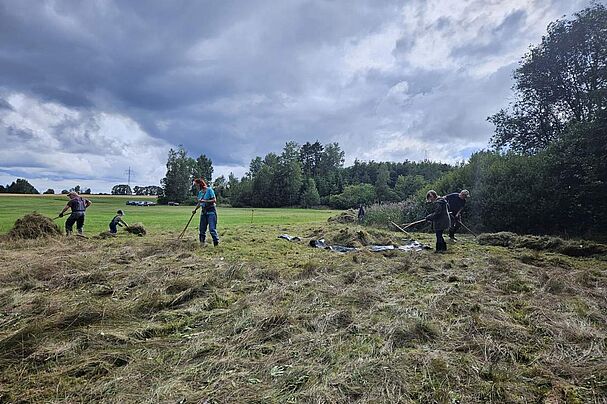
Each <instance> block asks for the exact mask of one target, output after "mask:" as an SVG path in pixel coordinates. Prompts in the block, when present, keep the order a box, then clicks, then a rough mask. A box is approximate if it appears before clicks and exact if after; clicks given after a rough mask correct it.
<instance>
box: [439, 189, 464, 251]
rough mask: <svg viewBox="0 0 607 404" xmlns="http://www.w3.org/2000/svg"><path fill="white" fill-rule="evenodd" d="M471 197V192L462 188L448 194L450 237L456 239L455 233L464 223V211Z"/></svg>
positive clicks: (446, 197)
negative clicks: (467, 200) (462, 221)
mask: <svg viewBox="0 0 607 404" xmlns="http://www.w3.org/2000/svg"><path fill="white" fill-rule="evenodd" d="M469 197H470V192H469V191H468V190H467V189H462V190H461V191H460V192H453V193H452V194H449V195H446V196H445V199H446V200H447V203H449V213H450V214H451V227H450V228H449V239H450V240H451V241H456V240H457V239H456V238H455V233H457V231H458V230H459V228H460V227H461V225H462V223H461V220H462V213H463V211H464V207H465V206H466V199H468V198H469Z"/></svg>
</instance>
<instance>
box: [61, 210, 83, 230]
mask: <svg viewBox="0 0 607 404" xmlns="http://www.w3.org/2000/svg"><path fill="white" fill-rule="evenodd" d="M74 223H76V229H78V233H80V234H82V228H83V227H84V212H72V214H71V215H70V216H69V217H68V218H67V220H66V221H65V232H66V233H67V234H70V233H71V232H72V229H73V227H74Z"/></svg>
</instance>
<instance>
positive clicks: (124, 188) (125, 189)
mask: <svg viewBox="0 0 607 404" xmlns="http://www.w3.org/2000/svg"><path fill="white" fill-rule="evenodd" d="M132 194H133V191H132V190H131V187H129V186H128V185H127V184H118V185H114V186H113V187H112V195H132Z"/></svg>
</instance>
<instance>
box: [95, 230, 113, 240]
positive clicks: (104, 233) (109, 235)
mask: <svg viewBox="0 0 607 404" xmlns="http://www.w3.org/2000/svg"><path fill="white" fill-rule="evenodd" d="M112 237H116V233H111V232H109V231H107V230H106V231H102V232H101V233H99V235H97V236H95V237H93V238H96V239H103V240H104V239H106V238H112Z"/></svg>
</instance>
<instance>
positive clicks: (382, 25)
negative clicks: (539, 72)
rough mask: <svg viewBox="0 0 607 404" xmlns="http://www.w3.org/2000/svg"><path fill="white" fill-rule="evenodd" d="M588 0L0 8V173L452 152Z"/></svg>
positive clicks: (117, 177) (482, 124)
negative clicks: (550, 31)
mask: <svg viewBox="0 0 607 404" xmlns="http://www.w3.org/2000/svg"><path fill="white" fill-rule="evenodd" d="M589 3H590V1H583V0H538V1H533V0H503V1H500V0H467V1H464V0H460V1H453V0H427V1H423V0H403V1H388V0H368V1H363V0H360V1H358V0H354V1H353V0H343V1H341V0H306V1H304V0H281V1H277V0H269V1H257V0H240V1H230V0H221V1H202V0H199V1H194V0H192V1H177V0H165V1H152V0H146V1H145V2H140V1H130V0H124V1H117V0H116V1H112V0H98V1H97V0H96V1H93V0H90V1H80V0H74V1H61V0H55V1H42V0H38V1H33V0H32V1H28V0H19V1H12V0H0V183H3V184H6V183H10V182H11V181H13V180H14V179H15V178H16V177H23V178H27V179H28V180H30V181H31V182H32V184H34V185H35V186H36V187H37V188H39V190H40V191H43V190H44V189H46V188H47V187H54V188H56V191H59V190H60V189H62V188H70V187H73V186H75V185H76V184H80V185H82V186H84V187H91V188H92V189H93V191H94V192H108V191H109V190H110V189H111V187H112V185H115V184H117V183H125V182H126V174H125V171H126V170H127V169H128V167H129V166H130V167H131V168H132V170H133V171H134V174H133V180H132V185H158V184H159V181H160V179H161V178H162V177H163V176H164V172H165V166H164V165H165V163H166V156H167V152H168V149H169V148H171V147H176V145H179V144H183V145H184V146H185V147H186V149H187V150H188V151H189V153H190V155H192V156H194V157H195V156H198V155H199V154H201V153H204V154H206V155H207V156H209V157H210V158H211V159H212V160H213V163H214V166H215V173H216V175H219V174H226V175H227V174H228V173H229V172H230V171H233V172H234V173H235V174H237V175H239V176H240V175H242V174H244V172H245V171H246V169H247V167H248V164H249V162H250V160H251V158H253V157H255V156H256V155H261V156H263V155H265V154H266V153H268V152H270V151H279V150H280V149H281V148H282V146H283V145H284V143H285V142H286V141H289V140H295V141H297V142H299V143H305V142H306V141H312V142H313V141H315V140H319V141H320V142H322V143H328V142H339V143H340V145H341V146H342V148H343V149H344V150H345V152H346V158H347V163H351V162H352V161H353V160H354V159H355V158H358V159H361V160H392V161H402V160H405V159H410V160H418V159H423V158H424V157H425V156H427V157H428V158H430V159H431V160H441V161H446V162H455V161H460V160H462V159H465V158H467V157H468V156H469V155H470V154H471V153H472V152H473V151H475V150H479V149H482V148H485V147H487V144H488V140H489V138H490V136H491V133H492V126H491V125H490V124H489V123H488V122H486V117H487V116H488V115H491V114H493V113H495V112H497V111H498V110H499V109H500V108H501V107H503V106H505V105H507V103H508V101H509V98H510V97H511V91H510V87H511V86H512V71H513V69H514V68H515V67H516V65H517V63H518V61H519V60H520V58H521V56H522V55H523V54H524V53H525V51H526V49H527V48H528V47H529V45H530V44H533V43H538V42H539V41H540V39H541V36H542V34H544V33H545V31H546V26H547V25H548V24H549V23H550V22H551V21H554V20H555V19H557V18H560V17H562V16H563V15H567V16H571V14H572V13H574V12H575V11H578V10H580V9H582V8H584V7H585V6H587V5H588V4H589Z"/></svg>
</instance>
